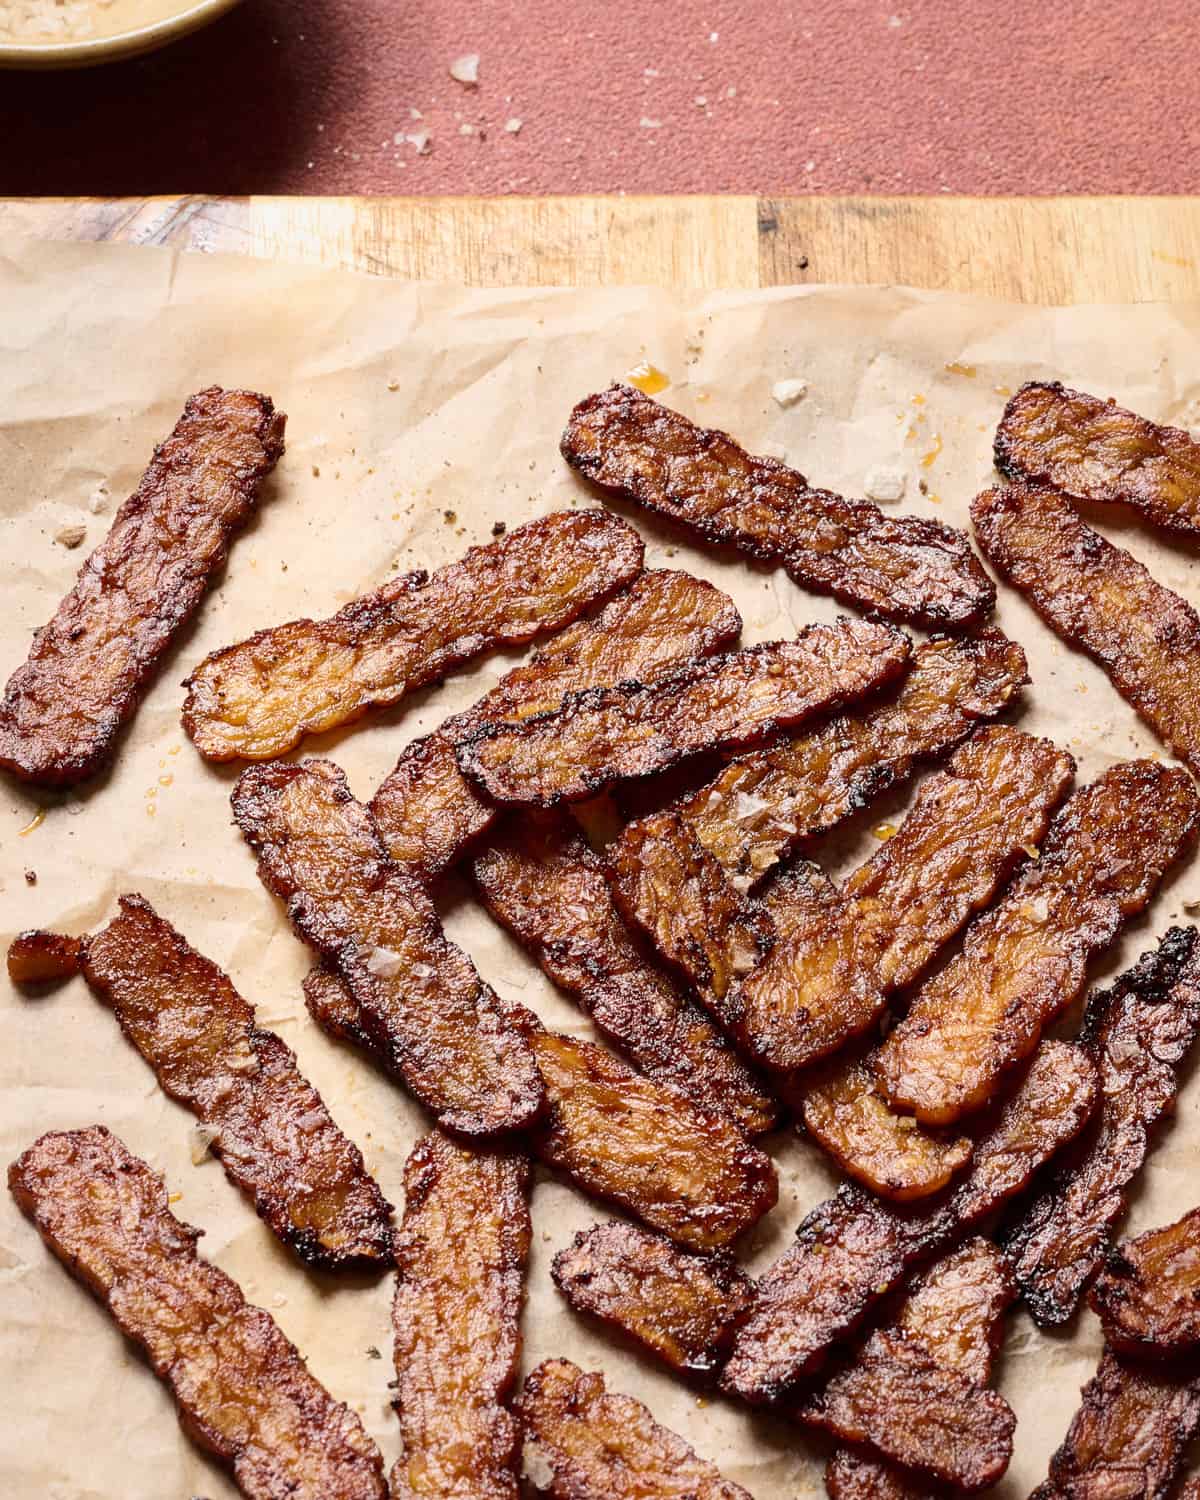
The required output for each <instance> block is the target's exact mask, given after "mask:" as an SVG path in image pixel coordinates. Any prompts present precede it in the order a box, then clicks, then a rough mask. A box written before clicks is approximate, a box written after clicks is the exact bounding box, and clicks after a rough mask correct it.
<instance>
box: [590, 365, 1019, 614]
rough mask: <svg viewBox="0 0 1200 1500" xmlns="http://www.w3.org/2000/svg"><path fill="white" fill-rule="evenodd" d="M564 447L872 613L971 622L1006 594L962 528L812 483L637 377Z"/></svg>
mask: <svg viewBox="0 0 1200 1500" xmlns="http://www.w3.org/2000/svg"><path fill="white" fill-rule="evenodd" d="M560 446H561V450H562V455H563V457H564V458H565V459H566V461H567V462H568V463H569V464H570V465H571V467H572V468H573V469H577V470H578V471H579V472H580V473H581V474H583V475H585V476H586V477H587V478H588V479H590V480H591V481H592V482H593V483H594V484H596V485H598V486H599V487H600V488H601V489H603V490H604V491H606V492H607V493H608V494H611V495H617V496H619V497H620V498H621V499H624V500H632V501H634V502H636V503H637V504H639V505H643V506H645V507H646V508H647V509H648V510H652V511H656V512H657V513H658V514H660V515H665V516H668V517H669V518H670V519H671V520H673V521H677V522H680V523H682V524H683V525H685V526H687V527H688V528H690V529H691V530H692V531H694V532H696V533H697V534H698V535H699V536H701V537H702V538H704V540H706V541H709V542H715V543H718V544H720V545H728V546H733V547H736V548H738V550H739V551H741V552H747V553H749V554H750V556H752V557H758V558H763V559H766V560H767V561H770V562H778V563H782V565H783V566H784V567H785V568H786V569H787V571H788V573H789V574H790V575H791V577H792V578H794V579H795V581H796V582H797V583H798V584H800V585H802V586H803V587H805V588H811V589H815V590H817V591H818V592H820V593H823V594H832V595H833V596H834V597H835V598H837V599H841V600H844V601H845V602H846V603H848V604H854V605H856V606H858V607H859V608H860V609H864V610H866V611H868V612H869V613H872V614H875V615H879V616H883V617H885V618H887V619H891V620H900V621H909V622H911V623H912V624H915V625H922V626H925V627H927V628H929V629H937V628H939V627H941V628H947V627H948V628H951V629H963V628H966V627H968V626H971V625H976V624H978V623H979V621H980V620H982V619H983V618H984V617H985V616H986V615H987V614H989V613H990V611H991V608H992V606H993V604H994V603H995V602H996V591H995V589H994V588H993V587H992V584H991V581H990V579H989V578H988V577H987V575H986V574H985V572H984V571H983V568H982V567H981V566H980V565H979V561H978V559H977V558H976V557H975V555H974V553H973V552H972V551H971V546H970V543H969V541H968V540H967V538H966V537H965V536H964V535H963V533H962V532H960V531H955V530H953V529H952V528H951V527H949V526H943V525H941V524H939V523H938V522H936V521H930V520H926V519H920V520H918V519H917V518H916V517H914V516H888V515H884V513H883V512H882V511H881V510H880V509H879V507H878V506H875V505H871V504H869V503H868V502H867V501H865V500H846V499H843V498H842V496H841V495H835V494H832V493H831V492H830V491H829V490H821V489H814V488H813V487H812V486H811V485H810V484H809V483H808V481H807V479H805V477H804V475H803V474H800V473H797V471H796V470H795V469H789V468H787V467H786V466H785V465H784V464H782V463H780V462H779V461H778V460H777V459H773V458H756V457H753V456H752V455H751V454H749V453H747V452H746V451H745V449H744V448H741V447H739V446H738V444H737V443H735V442H734V441H733V439H732V438H731V437H729V436H728V435H727V434H726V433H723V432H715V431H712V430H711V429H706V428H701V427H697V426H695V424H694V423H692V422H689V421H688V419H687V418H686V417H685V416H683V415H682V414H681V413H680V412H677V411H672V410H671V409H670V407H666V406H661V405H660V404H659V403H658V402H657V401H652V400H650V398H649V397H648V396H644V395H642V393H641V392H640V391H636V390H634V389H632V388H631V387H630V386H627V385H613V386H610V387H609V389H608V390H606V391H602V392H599V393H597V394H596V395H593V396H588V397H586V398H585V399H584V400H583V401H581V402H580V403H579V405H578V406H576V407H575V409H574V411H572V413H571V415H570V418H569V419H568V422H567V427H566V431H565V432H564V433H563V436H562V442H561V445H560Z"/></svg>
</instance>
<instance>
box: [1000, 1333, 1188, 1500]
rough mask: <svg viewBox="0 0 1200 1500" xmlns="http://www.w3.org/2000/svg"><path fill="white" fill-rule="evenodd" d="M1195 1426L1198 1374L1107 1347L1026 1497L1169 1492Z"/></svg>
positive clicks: (1155, 1499)
mask: <svg viewBox="0 0 1200 1500" xmlns="http://www.w3.org/2000/svg"><path fill="white" fill-rule="evenodd" d="M1197 1432H1200V1375H1196V1374H1195V1373H1194V1372H1193V1373H1191V1374H1190V1375H1185V1374H1183V1373H1179V1374H1176V1373H1174V1372H1170V1371H1155V1370H1147V1369H1145V1368H1140V1367H1138V1366H1136V1365H1133V1364H1128V1363H1126V1362H1125V1361H1124V1360H1122V1359H1120V1358H1119V1357H1118V1356H1117V1355H1116V1354H1114V1353H1113V1351H1112V1350H1111V1349H1106V1350H1105V1351H1104V1354H1103V1356H1102V1357H1101V1360H1100V1364H1099V1367H1098V1368H1097V1370H1096V1373H1095V1375H1094V1376H1093V1377H1092V1379H1091V1380H1090V1381H1089V1382H1088V1384H1087V1385H1085V1386H1084V1388H1083V1395H1082V1400H1081V1402H1080V1406H1079V1410H1078V1411H1077V1412H1076V1413H1075V1418H1074V1420H1073V1421H1072V1423H1071V1427H1070V1430H1069V1431H1068V1433H1067V1436H1066V1439H1065V1441H1064V1442H1063V1444H1062V1446H1061V1447H1060V1448H1059V1449H1058V1451H1057V1452H1056V1453H1055V1455H1054V1457H1053V1458H1052V1459H1051V1460H1050V1477H1049V1478H1048V1479H1047V1480H1046V1481H1045V1483H1044V1484H1040V1485H1039V1486H1038V1487H1037V1489H1036V1490H1034V1492H1033V1494H1032V1495H1031V1496H1030V1497H1029V1500H1075V1497H1076V1496H1079V1497H1092V1496H1095V1497H1097V1500H1106V1497H1108V1496H1112V1497H1114V1500H1119V1497H1121V1496H1134V1497H1136V1500H1167V1497H1168V1496H1169V1495H1171V1494H1172V1493H1173V1490H1172V1483H1173V1481H1174V1479H1175V1478H1176V1476H1177V1475H1178V1473H1179V1470H1180V1468H1181V1467H1182V1465H1183V1456H1184V1454H1185V1452H1186V1451H1187V1447H1188V1444H1189V1443H1190V1442H1191V1440H1192V1438H1193V1437H1194V1436H1195V1435H1196V1433H1197Z"/></svg>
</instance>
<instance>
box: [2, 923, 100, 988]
mask: <svg viewBox="0 0 1200 1500" xmlns="http://www.w3.org/2000/svg"><path fill="white" fill-rule="evenodd" d="M82 950H83V944H82V943H81V942H80V940H79V939H78V938H76V937H68V936H67V935H66V933H62V932H42V931H40V930H39V929H37V928H34V929H32V930H31V931H29V932H19V933H18V934H17V936H16V937H15V938H13V940H12V942H11V943H9V945H8V955H7V960H6V962H7V965H8V977H9V978H10V979H11V980H12V982H13V983H14V984H18V985H27V984H29V985H38V984H53V983H55V982H56V981H58V980H60V979H70V978H71V977H72V975H75V974H78V973H79V961H80V954H81V952H82Z"/></svg>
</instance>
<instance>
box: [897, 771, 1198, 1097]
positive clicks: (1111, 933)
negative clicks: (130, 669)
mask: <svg viewBox="0 0 1200 1500" xmlns="http://www.w3.org/2000/svg"><path fill="white" fill-rule="evenodd" d="M1198 812H1200V794H1198V793H1197V790H1196V784H1195V783H1194V782H1193V781H1192V779H1191V777H1190V776H1189V775H1188V774H1187V772H1186V771H1182V770H1180V769H1179V768H1178V767H1167V766H1164V765H1161V764H1159V763H1157V762H1155V761H1149V760H1140V761H1124V762H1121V763H1119V764H1118V765H1115V766H1113V767H1112V768H1111V769H1110V770H1108V771H1106V772H1105V773H1104V775H1103V776H1101V777H1100V778H1099V779H1098V780H1097V781H1094V782H1092V784H1091V785H1090V786H1086V787H1083V788H1082V789H1081V790H1080V791H1077V792H1076V793H1075V794H1074V796H1072V797H1071V798H1070V800H1069V801H1068V802H1067V803H1066V805H1065V806H1064V807H1063V809H1062V811H1061V812H1060V813H1059V814H1058V816H1057V817H1056V818H1055V820H1054V822H1053V823H1052V824H1051V826H1050V832H1049V834H1048V835H1047V838H1046V841H1045V843H1044V845H1043V847H1042V851H1041V855H1040V857H1039V858H1038V859H1037V860H1034V861H1031V862H1030V863H1029V864H1028V865H1027V866H1026V867H1025V868H1024V870H1022V871H1021V873H1020V874H1019V875H1018V876H1017V878H1016V880H1015V881H1014V882H1013V884H1012V885H1011V886H1010V887H1009V889H1008V891H1007V892H1006V893H1005V895H1004V896H1003V898H1002V899H1001V900H1000V902H999V903H998V904H997V905H995V906H993V907H992V908H991V909H990V910H989V911H987V912H985V913H984V914H983V915H982V916H980V917H977V918H976V919H975V921H974V922H973V923H972V924H971V926H970V927H969V928H968V929H967V934H966V937H965V939H964V942H963V946H962V950H961V952H960V953H958V954H956V955H955V956H954V957H953V958H952V959H951V960H950V962H949V963H948V964H947V965H946V966H945V968H943V969H942V970H941V971H940V972H939V973H937V974H936V975H934V977H933V978H932V979H930V980H927V981H926V983H925V984H924V985H923V986H922V987H921V989H920V990H919V991H918V992H917V996H916V998H915V1000H914V1001H913V1003H912V1006H911V1008H910V1009H909V1012H908V1014H907V1016H906V1017H905V1018H904V1020H903V1021H901V1022H900V1024H899V1025H898V1026H897V1027H896V1028H895V1030H894V1031H893V1032H892V1033H891V1035H890V1036H889V1037H888V1038H887V1040H886V1041H885V1042H884V1043H883V1045H882V1047H880V1049H879V1051H878V1052H877V1053H876V1058H875V1061H876V1067H877V1070H878V1072H879V1076H880V1079H881V1081H882V1083H883V1086H884V1090H885V1092H886V1093H887V1096H888V1098H889V1099H890V1100H891V1102H892V1103H893V1104H894V1105H895V1106H896V1107H897V1108H898V1109H902V1110H911V1111H912V1112H913V1113H914V1114H915V1115H916V1116H917V1118H918V1119H919V1120H923V1121H924V1122H925V1123H927V1124H933V1125H945V1124H950V1123H953V1122H954V1121H955V1120H958V1119H960V1118H961V1117H962V1116H963V1115H965V1114H968V1113H969V1112H971V1111H973V1110H977V1109H979V1108H981V1107H982V1106H983V1105H984V1104H986V1103H987V1101H988V1099H989V1098H991V1097H993V1096H994V1091H995V1087H996V1084H997V1081H998V1080H999V1078H1000V1077H1001V1075H1002V1074H1003V1073H1004V1072H1005V1070H1006V1069H1008V1068H1010V1067H1012V1066H1013V1065H1014V1064H1015V1063H1018V1062H1020V1060H1021V1059H1022V1058H1024V1057H1027V1056H1028V1055H1029V1053H1030V1052H1031V1051H1032V1050H1033V1048H1034V1047H1035V1046H1036V1045H1037V1040H1038V1037H1039V1036H1040V1035H1041V1032H1042V1028H1043V1027H1044V1026H1046V1025H1047V1024H1048V1023H1049V1022H1050V1021H1051V1020H1052V1019H1053V1018H1054V1017H1055V1016H1056V1015H1058V1014H1059V1013H1060V1012H1061V1011H1062V1010H1064V1009H1065V1008H1066V1007H1067V1006H1068V1005H1070V1004H1071V1003H1072V1002H1073V1001H1074V1000H1075V999H1076V998H1077V997H1078V996H1079V995H1080V993H1081V992H1082V990H1083V985H1084V980H1085V978H1086V971H1087V964H1088V961H1089V960H1090V959H1091V958H1092V957H1094V956H1095V955H1096V954H1097V953H1099V952H1100V951H1101V950H1102V949H1103V948H1105V947H1107V946H1108V944H1109V943H1111V942H1112V941H1113V939H1114V938H1115V937H1116V935H1117V934H1118V932H1120V930H1121V928H1122V926H1123V925H1124V923H1125V922H1126V920H1128V918H1129V917H1131V916H1134V915H1135V914H1136V913H1137V912H1139V911H1141V910H1143V908H1144V907H1145V906H1146V903H1147V902H1148V901H1149V899H1150V897H1151V895H1152V894H1153V892H1154V890H1155V888H1156V887H1157V885H1158V883H1159V881H1160V880H1161V879H1162V877H1163V875H1164V874H1165V873H1166V871H1167V870H1168V869H1169V868H1170V866H1171V865H1172V864H1173V863H1174V862H1175V860H1176V859H1177V858H1178V857H1179V855H1180V854H1181V853H1182V852H1183V849H1184V847H1185V845H1186V844H1187V842H1188V840H1189V839H1190V837H1191V835H1192V832H1193V830H1194V828H1195V824H1196V819H1197V814H1198Z"/></svg>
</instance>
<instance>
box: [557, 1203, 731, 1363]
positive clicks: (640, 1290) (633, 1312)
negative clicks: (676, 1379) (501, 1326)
mask: <svg viewBox="0 0 1200 1500" xmlns="http://www.w3.org/2000/svg"><path fill="white" fill-rule="evenodd" d="M551 1274H552V1276H553V1277H554V1284H555V1285H556V1286H557V1287H558V1289H559V1291H560V1292H562V1294H563V1296H564V1297H565V1298H566V1299H567V1301H568V1302H569V1303H570V1304H571V1306H572V1307H573V1308H574V1309H575V1311H576V1312H583V1313H590V1314H591V1315H592V1316H593V1317H596V1318H598V1319H599V1320H600V1321H601V1322H602V1323H605V1324H607V1325H608V1326H610V1327H612V1328H617V1329H620V1331H621V1332H622V1333H625V1334H627V1335H628V1336H629V1337H630V1338H631V1339H633V1340H634V1341H635V1342H637V1343H638V1344H640V1345H641V1346H642V1347H643V1348H644V1349H647V1350H649V1351H650V1353H651V1354H653V1355H654V1356H655V1357H656V1358H658V1359H661V1360H663V1361H664V1362H665V1363H666V1364H667V1365H668V1366H669V1367H670V1368H671V1369H672V1370H675V1371H676V1372H677V1373H679V1374H681V1375H687V1376H689V1377H693V1378H698V1379H706V1378H708V1377H710V1376H712V1375H713V1374H714V1373H715V1372H716V1371H717V1370H718V1369H719V1368H720V1366H721V1364H722V1363H723V1361H724V1359H725V1356H726V1355H727V1354H728V1353H729V1350H730V1347H731V1346H732V1343H733V1336H734V1333H735V1332H736V1331H737V1328H738V1326H739V1324H740V1323H741V1322H742V1320H743V1319H744V1318H745V1317H746V1316H747V1314H748V1313H749V1311H750V1308H751V1307H752V1306H753V1304H754V1285H753V1283H752V1282H751V1281H750V1279H749V1277H747V1276H746V1275H744V1274H743V1272H742V1271H741V1270H740V1269H739V1268H738V1265H737V1263H736V1261H734V1260H733V1259H732V1257H730V1256H726V1255H692V1254H689V1253H688V1252H687V1251H685V1250H680V1249H679V1248H678V1247H677V1246H675V1245H672V1244H670V1243H669V1242H668V1241H667V1240H664V1239H662V1238H661V1237H660V1236H659V1235H656V1234H648V1233H647V1232H646V1231H645V1230H644V1229H638V1228H636V1227H635V1226H634V1225H632V1224H618V1223H608V1224H594V1225H593V1226H592V1228H591V1229H588V1230H584V1231H581V1232H580V1233H579V1234H577V1235H576V1236H575V1239H574V1242H573V1243H572V1244H571V1245H569V1246H568V1247H567V1249H565V1250H560V1251H559V1253H558V1254H557V1255H556V1256H555V1257H554V1265H553V1268H552V1271H551Z"/></svg>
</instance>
